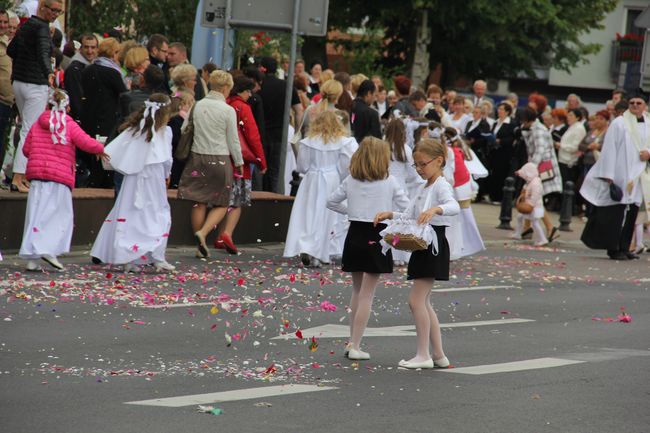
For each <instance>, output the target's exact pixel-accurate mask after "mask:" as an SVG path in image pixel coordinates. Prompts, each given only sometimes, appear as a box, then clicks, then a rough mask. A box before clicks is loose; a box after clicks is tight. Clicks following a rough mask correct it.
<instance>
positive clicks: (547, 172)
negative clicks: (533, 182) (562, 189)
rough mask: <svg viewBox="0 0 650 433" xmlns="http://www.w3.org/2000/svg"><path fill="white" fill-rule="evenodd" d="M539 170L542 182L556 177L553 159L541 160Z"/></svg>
mask: <svg viewBox="0 0 650 433" xmlns="http://www.w3.org/2000/svg"><path fill="white" fill-rule="evenodd" d="M537 171H538V172H539V178H540V179H542V182H546V181H547V180H551V179H553V178H555V170H553V161H551V160H550V159H546V160H544V161H541V162H540V163H539V164H538V165H537Z"/></svg>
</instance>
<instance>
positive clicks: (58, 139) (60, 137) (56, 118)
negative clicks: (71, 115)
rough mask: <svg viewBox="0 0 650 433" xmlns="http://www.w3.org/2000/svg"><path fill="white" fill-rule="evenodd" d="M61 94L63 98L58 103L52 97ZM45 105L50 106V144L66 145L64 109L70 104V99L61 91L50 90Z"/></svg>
mask: <svg viewBox="0 0 650 433" xmlns="http://www.w3.org/2000/svg"><path fill="white" fill-rule="evenodd" d="M57 93H60V94H63V95H64V96H65V97H64V98H63V99H61V100H60V101H57V100H56V99H55V98H54V96H55V95H56V94H57ZM47 103H48V104H49V105H51V106H52V108H51V111H50V132H51V133H52V142H53V143H54V144H67V140H66V138H65V135H66V126H65V119H66V108H67V107H68V104H69V103H70V98H69V97H68V95H67V93H65V92H63V91H62V90H57V91H54V90H52V89H50V92H49V95H48V99H47Z"/></svg>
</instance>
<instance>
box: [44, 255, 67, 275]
mask: <svg viewBox="0 0 650 433" xmlns="http://www.w3.org/2000/svg"><path fill="white" fill-rule="evenodd" d="M41 259H43V261H44V262H46V263H47V264H48V265H50V266H52V267H53V268H54V269H55V270H56V271H59V272H61V271H63V270H65V268H64V267H63V265H62V264H61V262H59V260H58V259H57V258H56V257H54V256H43V257H41Z"/></svg>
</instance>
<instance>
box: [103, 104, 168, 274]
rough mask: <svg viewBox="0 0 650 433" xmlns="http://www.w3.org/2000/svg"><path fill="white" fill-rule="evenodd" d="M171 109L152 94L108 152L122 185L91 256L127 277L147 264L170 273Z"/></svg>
mask: <svg viewBox="0 0 650 433" xmlns="http://www.w3.org/2000/svg"><path fill="white" fill-rule="evenodd" d="M170 104H171V101H170V99H169V97H168V96H166V95H163V94H160V93H154V94H153V95H151V97H150V98H149V100H148V101H146V102H145V107H144V108H143V109H142V110H140V111H139V112H137V113H135V114H134V115H133V116H132V117H130V118H129V119H128V120H127V121H126V123H125V124H124V125H123V127H126V129H125V130H124V131H123V132H122V133H121V134H120V135H119V136H118V137H117V138H116V139H115V140H113V141H112V142H111V143H110V144H109V145H108V146H107V147H106V153H108V154H109V155H111V165H112V166H113V168H114V169H115V171H118V172H120V173H122V174H124V181H123V183H122V188H121V190H120V193H119V195H118V196H117V200H116V201H115V205H114V206H113V209H111V212H110V213H109V214H108V216H107V217H106V219H105V220H104V223H103V224H102V227H101V230H100V231H99V234H98V235H97V239H96V240H95V244H94V245H93V248H92V251H91V255H92V257H96V258H98V259H99V260H101V261H102V262H105V263H112V264H124V265H125V266H124V270H125V271H126V272H135V271H138V270H139V267H138V265H140V264H149V263H153V264H154V265H155V266H156V268H157V269H158V270H159V271H173V270H174V266H172V265H170V264H169V263H167V261H166V260H165V250H166V248H167V240H168V238H169V229H170V227H171V210H170V207H169V202H168V201H167V186H166V179H168V178H169V174H170V172H171V167H172V162H173V159H172V144H171V143H172V131H171V128H169V127H168V126H167V122H168V121H169V115H170V113H171V107H170Z"/></svg>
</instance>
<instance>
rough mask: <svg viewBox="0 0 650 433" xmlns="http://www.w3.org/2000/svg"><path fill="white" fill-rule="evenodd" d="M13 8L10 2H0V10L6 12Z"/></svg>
mask: <svg viewBox="0 0 650 433" xmlns="http://www.w3.org/2000/svg"><path fill="white" fill-rule="evenodd" d="M13 6H14V2H13V1H11V0H0V9H3V10H8V9H11V8H12V7H13Z"/></svg>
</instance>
